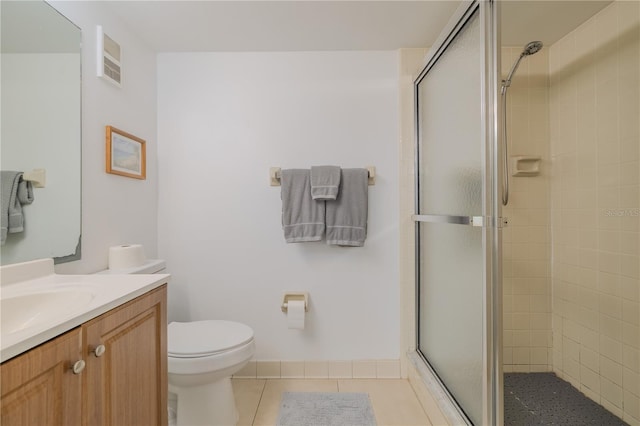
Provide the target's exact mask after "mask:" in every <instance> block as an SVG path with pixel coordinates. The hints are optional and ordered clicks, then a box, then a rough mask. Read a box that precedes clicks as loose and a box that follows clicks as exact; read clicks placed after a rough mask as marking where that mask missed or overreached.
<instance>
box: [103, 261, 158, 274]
mask: <svg viewBox="0 0 640 426" xmlns="http://www.w3.org/2000/svg"><path fill="white" fill-rule="evenodd" d="M166 266H167V262H166V261H164V260H162V259H147V260H146V261H145V262H144V263H143V264H141V265H138V266H134V267H131V268H126V269H105V270H104V271H100V272H98V274H165V273H166V272H165V268H166Z"/></svg>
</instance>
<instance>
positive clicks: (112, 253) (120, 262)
mask: <svg viewBox="0 0 640 426" xmlns="http://www.w3.org/2000/svg"><path fill="white" fill-rule="evenodd" d="M145 260H146V258H145V255H144V250H143V248H142V245H140V244H123V245H121V246H113V247H109V269H127V268H133V267H135V266H140V265H142V264H143V263H144V262H145Z"/></svg>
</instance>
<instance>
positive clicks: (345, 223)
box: [326, 169, 369, 247]
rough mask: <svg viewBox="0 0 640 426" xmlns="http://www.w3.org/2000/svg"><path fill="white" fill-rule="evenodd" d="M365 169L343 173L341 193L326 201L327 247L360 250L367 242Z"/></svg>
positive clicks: (343, 170)
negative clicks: (333, 245) (358, 248)
mask: <svg viewBox="0 0 640 426" xmlns="http://www.w3.org/2000/svg"><path fill="white" fill-rule="evenodd" d="M368 185H369V172H368V171H367V169H342V179H341V183H340V193H339V194H338V198H337V199H336V201H327V202H326V205H327V211H326V223H327V244H336V245H340V246H354V247H361V246H363V245H364V240H365V239H366V238H367V210H368V203H369V201H368V196H369V193H368V191H369V186H368Z"/></svg>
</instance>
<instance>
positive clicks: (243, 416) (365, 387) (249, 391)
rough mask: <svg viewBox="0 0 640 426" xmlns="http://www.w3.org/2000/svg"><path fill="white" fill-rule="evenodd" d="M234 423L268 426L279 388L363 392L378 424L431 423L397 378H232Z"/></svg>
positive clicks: (426, 425)
mask: <svg viewBox="0 0 640 426" xmlns="http://www.w3.org/2000/svg"><path fill="white" fill-rule="evenodd" d="M232 383H233V391H234V394H235V397H236V405H237V407H238V411H239V412H240V421H239V422H238V426H272V425H275V423H276V420H277V418H278V409H279V408H280V399H281V397H282V393H283V392H364V393H368V394H369V397H370V398H371V405H372V406H373V411H374V413H375V416H376V421H377V422H378V426H431V423H430V422H429V418H428V417H427V414H426V413H425V412H424V409H423V408H422V406H421V405H420V402H419V401H418V398H417V397H416V395H415V393H414V391H413V389H412V388H411V385H410V384H409V382H408V381H406V380H400V379H385V380H381V379H362V380H359V379H344V380H343V379H337V380H336V379H329V380H325V379H318V380H310V379H232Z"/></svg>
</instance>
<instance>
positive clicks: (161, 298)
mask: <svg viewBox="0 0 640 426" xmlns="http://www.w3.org/2000/svg"><path fill="white" fill-rule="evenodd" d="M82 333H83V340H84V342H85V349H86V351H87V352H86V353H85V360H86V362H87V368H86V374H85V375H84V377H83V381H84V389H85V393H84V398H85V401H84V407H85V409H84V415H83V417H84V422H83V423H84V424H85V425H114V426H120V425H150V426H151V425H166V424H167V338H166V336H167V314H166V286H163V287H161V288H159V289H158V290H155V291H152V292H151V293H148V294H147V295H146V296H144V297H139V298H137V299H134V300H132V301H131V302H129V303H126V304H124V305H122V306H120V307H118V308H116V309H113V310H111V311H109V312H108V313H107V314H105V315H102V316H100V317H98V318H95V319H93V320H91V321H89V322H87V323H86V324H84V325H83V326H82ZM100 345H103V346H104V348H105V350H104V353H103V354H102V355H100V356H96V355H97V354H98V353H100V351H96V348H98V347H99V346H100Z"/></svg>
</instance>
